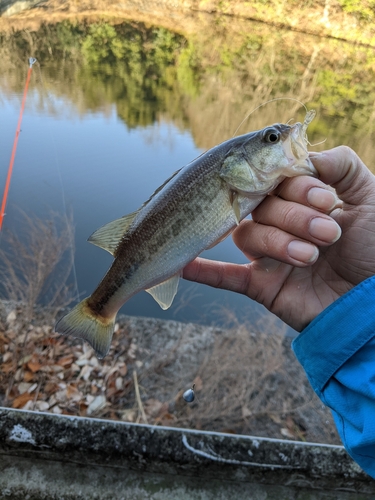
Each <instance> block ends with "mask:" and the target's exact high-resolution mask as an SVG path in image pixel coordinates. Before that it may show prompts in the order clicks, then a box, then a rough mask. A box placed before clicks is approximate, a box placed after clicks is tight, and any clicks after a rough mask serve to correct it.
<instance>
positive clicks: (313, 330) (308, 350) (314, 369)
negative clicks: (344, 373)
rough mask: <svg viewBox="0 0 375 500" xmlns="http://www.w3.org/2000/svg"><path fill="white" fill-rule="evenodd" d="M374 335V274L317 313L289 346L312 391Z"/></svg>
mask: <svg viewBox="0 0 375 500" xmlns="http://www.w3.org/2000/svg"><path fill="white" fill-rule="evenodd" d="M374 336H375V276H373V277H371V278H369V279H367V280H365V281H363V282H362V283H360V284H359V285H357V286H356V287H355V288H353V289H352V290H350V291H349V292H348V293H346V294H345V295H343V296H342V297H340V298H339V299H338V300H336V301H335V302H334V303H333V304H331V305H330V306H329V307H327V308H326V309H325V310H324V311H323V312H322V313H320V314H319V316H317V317H316V318H315V319H314V320H313V321H312V322H311V323H310V324H309V326H307V327H306V328H305V329H304V330H303V331H302V332H301V333H300V334H299V335H298V337H297V338H296V339H295V340H294V341H293V343H292V348H293V350H294V353H295V355H296V356H297V359H298V361H299V362H300V363H301V365H302V366H303V367H304V369H305V371H306V374H307V377H308V379H309V382H310V384H311V385H312V387H313V389H314V390H315V392H317V393H318V394H321V393H322V391H323V389H324V386H325V385H326V383H327V382H328V380H329V379H330V378H331V377H332V376H333V375H334V373H335V372H336V371H337V370H338V369H339V368H340V367H341V366H342V365H343V364H344V363H345V362H346V361H347V360H348V359H349V358H350V357H351V356H353V354H354V353H355V352H357V351H358V350H359V349H360V348H361V347H362V346H363V345H364V344H366V342H368V341H369V340H370V339H371V338H372V337H374Z"/></svg>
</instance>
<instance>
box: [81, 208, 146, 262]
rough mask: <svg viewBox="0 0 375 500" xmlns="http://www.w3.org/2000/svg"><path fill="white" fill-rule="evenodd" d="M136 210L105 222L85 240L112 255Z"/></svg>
mask: <svg viewBox="0 0 375 500" xmlns="http://www.w3.org/2000/svg"><path fill="white" fill-rule="evenodd" d="M138 212H139V210H137V211H136V212H133V213H131V214H129V215H124V216H123V217H121V218H120V219H116V220H113V221H111V222H108V224H105V225H104V226H102V227H100V228H99V229H97V230H96V231H95V232H94V233H92V235H91V236H90V238H89V239H88V240H87V241H89V242H90V243H92V244H93V245H96V246H97V247H100V248H103V249H104V250H107V252H109V253H110V254H112V255H114V253H115V251H116V248H117V247H118V245H119V243H120V241H121V240H122V238H123V236H124V234H125V233H126V232H127V231H128V229H129V227H130V225H131V223H132V222H133V220H134V219H135V217H136V215H137V214H138Z"/></svg>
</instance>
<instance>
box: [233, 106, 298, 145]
mask: <svg viewBox="0 0 375 500" xmlns="http://www.w3.org/2000/svg"><path fill="white" fill-rule="evenodd" d="M284 100H286V101H295V102H298V104H301V106H303V107H304V108H305V111H306V113H307V107H306V105H305V104H304V103H303V102H302V101H299V100H298V99H296V98H295V97H275V98H274V99H270V100H269V101H266V102H264V103H262V104H259V106H257V107H256V108H254V109H253V110H252V111H250V112H249V113H248V114H247V115H246V116H245V118H244V119H243V120H242V122H241V123H240V124H239V125H238V127H237V128H236V130H235V131H234V133H233V135H232V137H235V135H236V134H237V132H238V131H239V129H240V128H241V127H242V125H243V124H244V123H245V121H246V120H247V119H248V118H249V116H250V115H252V114H253V113H255V111H257V110H258V109H259V108H262V107H263V106H265V105H266V104H269V103H270V102H275V101H284ZM289 121H290V120H289Z"/></svg>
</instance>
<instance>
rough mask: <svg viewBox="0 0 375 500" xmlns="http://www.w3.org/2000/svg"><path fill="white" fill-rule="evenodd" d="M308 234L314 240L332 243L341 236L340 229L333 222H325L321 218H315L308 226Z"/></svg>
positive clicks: (325, 220)
mask: <svg viewBox="0 0 375 500" xmlns="http://www.w3.org/2000/svg"><path fill="white" fill-rule="evenodd" d="M309 233H310V234H311V236H314V238H318V239H319V240H323V241H327V242H328V243H334V242H335V241H337V240H338V239H339V238H340V236H341V228H340V226H339V225H338V224H337V223H336V222H335V221H334V220H332V219H331V220H327V219H323V218H321V217H315V218H314V219H312V220H311V222H310V225H309Z"/></svg>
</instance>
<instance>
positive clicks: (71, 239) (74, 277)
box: [37, 62, 80, 300]
mask: <svg viewBox="0 0 375 500" xmlns="http://www.w3.org/2000/svg"><path fill="white" fill-rule="evenodd" d="M37 66H38V70H39V78H40V83H41V85H42V98H43V99H44V96H43V94H45V95H46V96H47V98H48V99H50V100H52V99H51V98H50V96H49V92H48V90H46V87H45V85H44V81H43V77H42V70H41V68H40V64H39V62H37ZM48 132H49V135H50V138H51V142H52V145H53V151H54V156H55V167H56V171H57V175H58V179H59V183H60V188H61V200H62V206H63V211H64V217H65V223H66V227H67V228H71V222H69V219H68V210H67V207H66V198H65V190H64V184H63V180H62V175H61V169H60V163H59V157H58V154H57V147H56V141H55V137H54V135H53V133H52V130H51V128H50V127H48ZM73 234H74V233H73V230H71V231H69V237H70V248H71V258H72V262H73V265H72V272H73V279H74V286H75V298H76V300H79V296H80V293H79V289H78V279H77V270H76V263H75V257H74V250H73V249H74V236H73Z"/></svg>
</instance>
